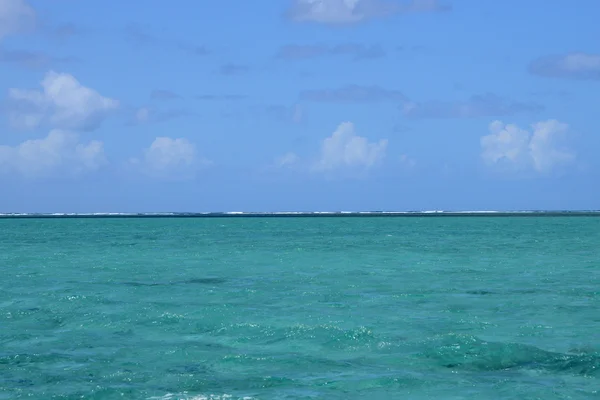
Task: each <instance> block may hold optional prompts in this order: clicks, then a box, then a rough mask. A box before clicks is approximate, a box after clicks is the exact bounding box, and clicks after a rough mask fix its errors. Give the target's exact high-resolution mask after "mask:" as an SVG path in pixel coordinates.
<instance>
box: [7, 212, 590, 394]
mask: <svg viewBox="0 0 600 400" xmlns="http://www.w3.org/2000/svg"><path fill="white" fill-rule="evenodd" d="M25 398H26V399H73V400H74V399H98V400H99V399H107V400H108V399H155V400H176V399H182V400H183V399H189V400H191V399H193V400H222V399H231V400H235V399H246V400H250V399H416V400H419V399H520V400H525V399H598V398H600V213H598V212H584V213H566V212H555V213H544V212H541V213H532V212H523V213H440V212H432V213H421V212H418V213H321V214H314V213H284V214H244V213H222V214H168V213H167V214H151V215H148V214H113V215H108V214H88V215H75V214H73V215H67V214H56V215H31V214H4V215H2V216H0V399H2V400H4V399H6V400H9V399H25Z"/></svg>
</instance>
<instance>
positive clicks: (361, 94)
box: [300, 85, 407, 103]
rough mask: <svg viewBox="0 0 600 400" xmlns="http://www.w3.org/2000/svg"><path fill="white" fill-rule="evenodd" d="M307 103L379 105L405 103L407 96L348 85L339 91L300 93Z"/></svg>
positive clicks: (386, 90)
mask: <svg viewBox="0 0 600 400" xmlns="http://www.w3.org/2000/svg"><path fill="white" fill-rule="evenodd" d="M300 99H301V100H305V101H314V102H326V103H379V102H394V101H396V102H405V101H407V98H406V96H404V94H402V93H401V92H399V91H397V90H390V89H384V88H382V87H380V86H360V85H346V86H343V87H340V88H338V89H320V90H305V91H303V92H301V93H300Z"/></svg>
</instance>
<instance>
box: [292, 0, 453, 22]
mask: <svg viewBox="0 0 600 400" xmlns="http://www.w3.org/2000/svg"><path fill="white" fill-rule="evenodd" d="M448 10H450V6H447V5H444V4H442V3H441V2H440V1H439V0H293V1H292V4H291V6H290V8H289V9H288V11H287V14H286V15H287V18H288V19H290V20H292V21H294V22H314V23H322V24H332V25H343V24H354V23H358V22H363V21H366V20H369V19H373V18H380V17H386V16H390V15H393V14H400V13H416V12H439V11H448Z"/></svg>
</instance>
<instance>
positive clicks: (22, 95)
mask: <svg viewBox="0 0 600 400" xmlns="http://www.w3.org/2000/svg"><path fill="white" fill-rule="evenodd" d="M41 85H42V90H30V89H14V88H13V89H10V90H9V118H10V121H11V124H12V125H13V126H14V127H15V128H19V129H35V128H37V127H39V126H40V125H42V124H49V125H51V126H52V127H54V128H60V129H69V130H84V131H90V130H94V129H96V128H98V127H99V126H100V124H101V123H102V121H103V120H104V119H105V118H106V117H107V115H108V114H110V113H111V112H112V111H114V110H116V109H117V108H118V107H119V101H117V100H113V99H110V98H108V97H103V96H102V95H100V94H99V93H98V92H96V91H95V90H93V89H90V88H88V87H85V86H83V85H81V83H79V81H78V80H77V79H75V78H74V77H73V76H72V75H69V74H60V73H56V72H54V71H50V72H48V73H47V74H46V76H45V77H44V79H43V80H42V82H41Z"/></svg>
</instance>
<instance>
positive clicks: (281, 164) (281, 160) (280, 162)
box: [275, 152, 300, 168]
mask: <svg viewBox="0 0 600 400" xmlns="http://www.w3.org/2000/svg"><path fill="white" fill-rule="evenodd" d="M299 162H300V157H298V155H297V154H296V153H292V152H289V153H286V154H284V155H283V156H281V157H278V158H277V159H276V160H275V166H276V167H278V168H285V167H292V166H294V165H297V164H298V163H299Z"/></svg>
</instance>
